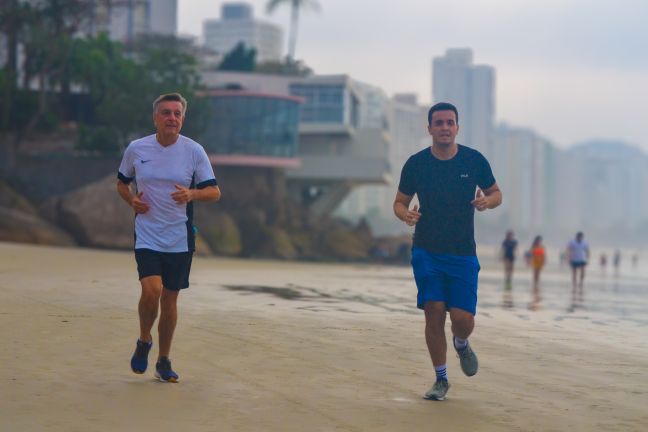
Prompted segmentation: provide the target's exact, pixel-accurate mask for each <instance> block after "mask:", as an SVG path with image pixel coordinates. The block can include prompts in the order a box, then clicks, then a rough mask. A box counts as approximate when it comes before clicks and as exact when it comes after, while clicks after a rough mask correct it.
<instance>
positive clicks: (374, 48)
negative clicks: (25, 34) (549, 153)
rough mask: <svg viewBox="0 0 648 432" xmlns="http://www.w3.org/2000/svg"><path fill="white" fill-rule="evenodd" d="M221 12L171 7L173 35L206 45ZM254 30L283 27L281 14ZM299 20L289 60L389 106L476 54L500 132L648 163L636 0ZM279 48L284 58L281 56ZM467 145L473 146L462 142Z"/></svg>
mask: <svg viewBox="0 0 648 432" xmlns="http://www.w3.org/2000/svg"><path fill="white" fill-rule="evenodd" d="M222 3H224V2H223V1H216V0H178V30H179V33H180V34H188V35H193V36H196V37H198V38H201V37H202V22H203V20H205V19H209V18H218V17H219V16H220V7H221V4H222ZM246 3H249V4H251V5H252V6H253V8H254V15H255V18H256V19H260V20H265V21H270V22H274V23H277V24H279V25H281V26H282V27H283V28H284V29H285V30H287V28H288V22H289V13H288V9H285V10H283V11H281V12H279V13H276V14H274V15H270V16H269V15H267V14H266V12H265V5H266V3H267V1H266V0H250V1H247V2H246ZM319 3H320V5H321V10H320V11H319V12H316V11H310V10H307V11H304V12H303V13H302V14H301V15H300V25H299V39H298V43H297V54H296V57H297V58H298V59H300V60H303V61H304V62H305V63H306V64H307V65H308V66H310V67H311V68H313V69H314V70H315V72H316V73H319V74H340V73H344V74H348V75H350V76H351V77H353V78H355V79H358V80H360V81H364V82H367V83H369V84H373V85H377V86H379V87H381V88H382V89H384V90H385V92H386V93H387V94H388V95H390V96H391V95H393V94H394V93H396V92H414V93H416V94H418V96H419V102H420V103H421V104H424V105H426V104H428V103H429V102H430V99H431V85H432V83H431V73H432V58H433V57H437V56H441V55H443V54H444V53H445V50H446V49H447V48H461V47H468V48H472V49H473V52H474V56H475V63H476V64H488V65H491V66H493V67H494V68H495V69H496V73H497V77H496V87H497V88H496V93H497V99H496V103H497V107H496V120H497V122H506V123H507V124H509V125H510V126H512V127H521V128H530V129H533V130H534V131H535V132H537V133H538V134H540V135H541V136H543V137H546V138H548V139H549V140H551V141H552V142H553V143H554V144H556V145H557V146H558V147H561V148H565V147H569V146H572V145H573V144H577V143H579V142H582V141H585V140H590V139H609V140H620V141H626V142H628V143H630V144H633V145H636V146H639V147H640V148H641V149H642V150H643V151H645V152H648V121H647V120H646V117H648V116H647V114H648V27H647V26H645V23H646V22H648V2H645V1H644V0H618V1H615V2H609V1H598V2H597V1H592V0H526V1H519V0H489V1H488V2H481V1H478V0H453V1H452V2H446V1H435V0H428V1H425V2H422V1H420V0H399V1H398V2H394V1H386V0H384V1H383V0H374V1H371V0H354V1H348V0H319ZM285 43H286V42H285V41H284V50H285ZM467 144H469V145H470V143H467Z"/></svg>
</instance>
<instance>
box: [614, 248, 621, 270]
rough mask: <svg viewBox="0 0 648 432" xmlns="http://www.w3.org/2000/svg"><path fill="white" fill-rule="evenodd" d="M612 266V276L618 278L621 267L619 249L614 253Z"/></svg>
mask: <svg viewBox="0 0 648 432" xmlns="http://www.w3.org/2000/svg"><path fill="white" fill-rule="evenodd" d="M612 265H613V266H614V276H619V269H620V267H621V251H620V250H619V249H616V250H615V251H614V255H613V256H612Z"/></svg>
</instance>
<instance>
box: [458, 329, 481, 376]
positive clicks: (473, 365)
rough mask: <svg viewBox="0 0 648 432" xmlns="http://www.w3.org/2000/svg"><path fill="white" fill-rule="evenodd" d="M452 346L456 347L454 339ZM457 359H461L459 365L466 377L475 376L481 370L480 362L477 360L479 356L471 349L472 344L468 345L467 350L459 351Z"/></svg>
mask: <svg viewBox="0 0 648 432" xmlns="http://www.w3.org/2000/svg"><path fill="white" fill-rule="evenodd" d="M452 345H453V346H454V338H453V339H452ZM455 350H456V351H457V357H459V363H460V364H461V370H462V371H463V373H465V374H466V376H473V375H475V374H476V373H477V370H478V369H479V361H478V360H477V354H475V352H474V351H473V350H472V348H470V344H468V345H466V347H465V348H462V349H457V348H455Z"/></svg>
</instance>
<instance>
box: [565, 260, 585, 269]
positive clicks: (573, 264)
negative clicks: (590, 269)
mask: <svg viewBox="0 0 648 432" xmlns="http://www.w3.org/2000/svg"><path fill="white" fill-rule="evenodd" d="M569 265H571V267H572V268H573V269H577V268H581V267H585V266H586V265H587V262H585V261H572V262H570V263H569Z"/></svg>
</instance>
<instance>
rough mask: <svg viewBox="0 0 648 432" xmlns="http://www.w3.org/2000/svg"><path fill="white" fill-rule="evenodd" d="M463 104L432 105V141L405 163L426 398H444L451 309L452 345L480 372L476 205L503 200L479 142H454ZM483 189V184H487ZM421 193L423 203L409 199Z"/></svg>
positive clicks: (397, 206) (468, 367) (398, 208)
mask: <svg viewBox="0 0 648 432" xmlns="http://www.w3.org/2000/svg"><path fill="white" fill-rule="evenodd" d="M458 123H459V114H458V112H457V108H455V106H454V105H452V104H449V103H445V102H442V103H438V104H436V105H434V106H432V108H430V110H429V112H428V133H429V134H430V135H431V136H432V145H431V147H428V148H426V149H424V150H421V151H420V152H418V153H416V154H414V155H412V156H411V157H410V158H409V159H408V160H407V162H406V163H405V166H404V167H403V170H402V173H401V178H400V183H399V185H398V192H397V193H396V198H395V200H394V213H395V214H396V216H397V217H398V218H399V219H400V220H402V221H404V222H405V223H406V224H407V225H410V226H413V225H415V226H416V228H415V230H414V244H413V247H412V268H413V271H414V279H415V280H416V286H417V288H418V296H417V302H416V304H417V307H418V308H419V309H423V310H424V311H425V340H426V343H427V347H428V351H429V353H430V357H431V359H432V363H433V365H434V369H435V372H436V382H435V383H434V385H433V386H432V388H430V390H429V391H428V392H426V393H425V396H424V397H425V398H426V399H434V400H443V399H445V397H446V394H447V392H448V388H449V387H450V385H449V384H448V375H447V372H446V351H447V345H446V336H445V321H446V313H447V312H449V313H450V320H451V321H452V334H453V338H452V340H453V345H454V348H455V349H456V351H457V353H458V356H459V359H460V363H461V369H462V370H463V372H464V373H465V374H466V375H468V376H472V375H475V374H476V373H477V369H478V361H477V356H476V355H475V353H474V351H473V350H472V348H471V346H470V344H469V343H468V336H470V334H471V333H472V331H473V328H474V325H475V321H474V316H475V312H476V306H477V275H478V273H479V270H480V266H479V262H478V260H477V256H476V255H477V254H476V246H475V237H474V214H475V211H474V210H475V209H477V210H478V211H484V210H486V209H493V208H495V207H497V206H499V205H500V203H501V202H502V194H501V192H500V190H499V187H498V186H497V184H496V182H495V178H494V177H493V173H492V171H491V167H490V165H489V163H488V161H487V160H486V158H484V156H482V154H481V153H479V152H478V151H476V150H473V149H471V148H469V147H466V146H464V145H461V144H457V143H456V142H455V137H456V136H457V133H458V132H459V124H458ZM482 191H483V192H482ZM414 195H416V196H417V197H418V201H419V202H420V205H421V207H420V209H419V207H418V206H417V205H414V206H413V207H412V208H410V203H411V202H412V199H413V198H414Z"/></svg>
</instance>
